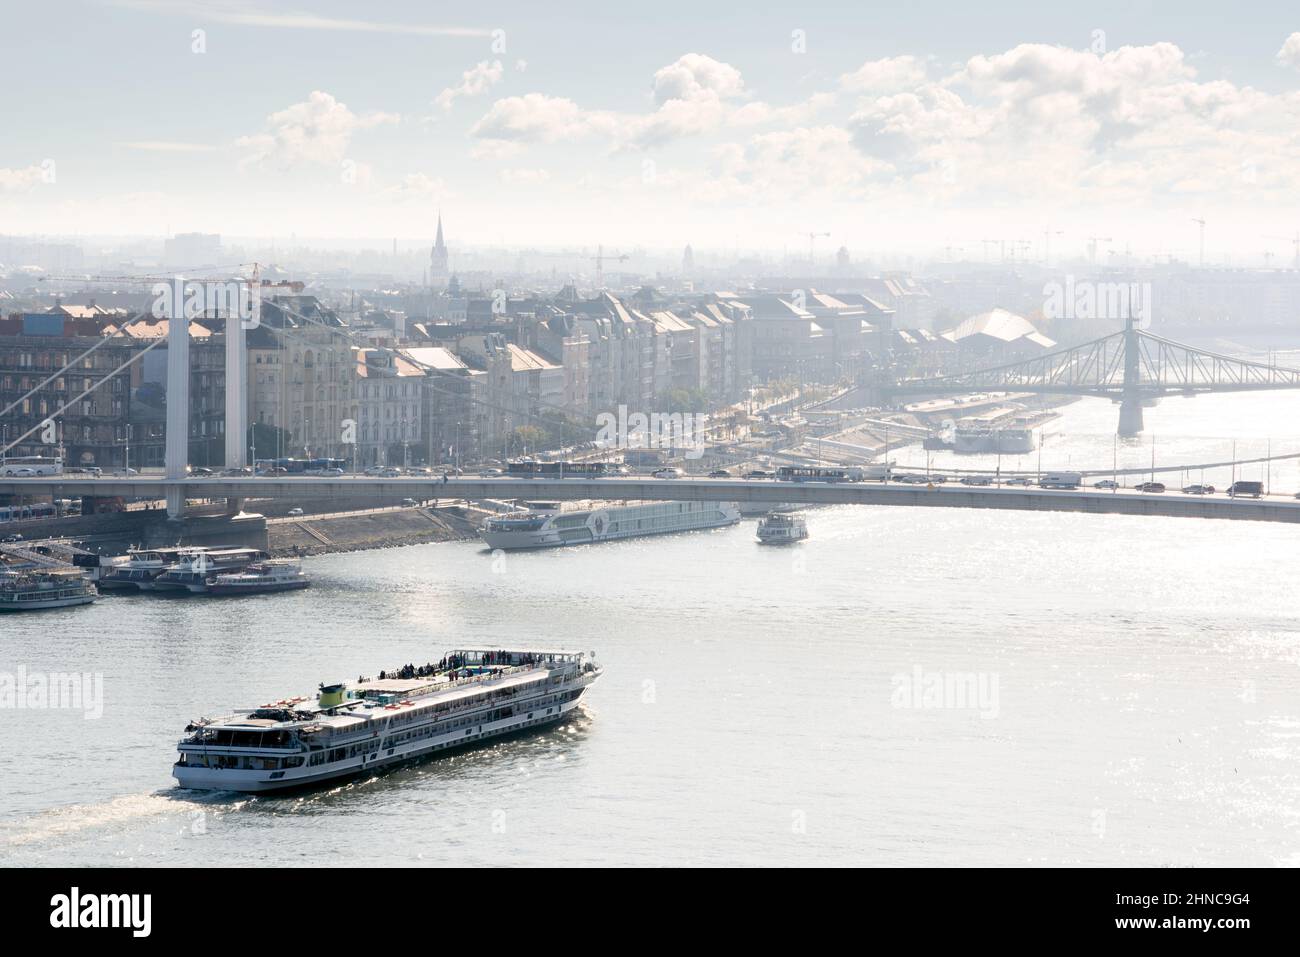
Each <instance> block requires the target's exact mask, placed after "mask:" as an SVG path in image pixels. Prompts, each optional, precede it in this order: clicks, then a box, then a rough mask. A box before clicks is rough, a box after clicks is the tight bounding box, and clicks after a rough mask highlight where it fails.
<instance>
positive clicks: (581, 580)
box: [0, 395, 1300, 866]
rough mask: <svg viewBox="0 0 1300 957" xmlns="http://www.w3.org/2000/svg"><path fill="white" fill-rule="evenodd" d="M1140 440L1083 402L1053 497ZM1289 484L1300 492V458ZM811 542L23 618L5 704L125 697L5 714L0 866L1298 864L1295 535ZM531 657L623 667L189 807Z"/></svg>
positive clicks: (1152, 422) (1133, 532)
mask: <svg viewBox="0 0 1300 957" xmlns="http://www.w3.org/2000/svg"><path fill="white" fill-rule="evenodd" d="M1147 413H1148V414H1147V422H1148V426H1149V429H1150V430H1151V432H1152V433H1154V434H1155V436H1156V439H1155V444H1156V455H1157V459H1158V461H1159V462H1160V464H1166V463H1167V464H1174V463H1176V462H1192V461H1207V460H1210V459H1212V458H1215V457H1217V456H1220V455H1221V454H1222V453H1224V452H1225V451H1227V452H1228V455H1224V456H1223V457H1225V458H1226V457H1228V456H1229V455H1230V449H1231V444H1232V441H1233V439H1234V438H1235V439H1236V441H1237V442H1238V444H1239V454H1241V455H1243V456H1244V455H1245V454H1246V453H1247V452H1251V453H1253V452H1255V451H1258V453H1259V454H1261V455H1262V454H1263V450H1264V449H1265V448H1266V447H1267V445H1268V442H1269V440H1270V438H1271V440H1272V450H1273V451H1274V453H1284V452H1288V451H1290V452H1294V451H1300V438H1298V436H1300V396H1295V395H1272V396H1260V395H1255V396H1251V395H1245V396H1224V397H1203V398H1198V399H1195V400H1170V401H1166V402H1164V403H1162V404H1161V405H1160V406H1158V407H1157V408H1154V409H1149V410H1147ZM1115 416H1116V410H1115V408H1114V407H1113V406H1111V405H1110V404H1109V403H1107V402H1104V401H1100V400H1085V401H1082V402H1079V403H1076V404H1074V405H1072V406H1069V407H1067V408H1066V409H1065V410H1064V415H1063V416H1062V417H1061V418H1060V419H1058V420H1057V421H1056V422H1054V423H1053V424H1052V425H1051V426H1050V427H1049V429H1048V437H1047V445H1046V448H1045V449H1044V453H1043V455H1044V468H1066V467H1073V468H1086V467H1099V468H1104V467H1108V466H1109V465H1110V462H1111V458H1112V455H1114V456H1116V457H1117V458H1121V459H1122V460H1124V461H1129V460H1131V462H1132V464H1134V465H1135V466H1139V467H1140V466H1143V465H1146V464H1148V463H1149V459H1150V436H1149V435H1148V436H1147V437H1145V438H1144V439H1143V440H1139V441H1135V442H1132V443H1126V444H1122V445H1117V444H1116V443H1114V442H1113V440H1112V434H1113V430H1114V425H1115ZM903 454H908V455H917V454H920V453H903ZM952 458H953V461H952V462H951V463H948V464H954V465H958V466H960V467H971V466H968V465H967V464H966V461H964V460H957V459H956V457H952ZM1036 459H1037V456H1036V454H1035V455H1033V456H1026V457H1025V462H1024V463H1023V464H1022V467H1024V468H1027V469H1032V468H1034V467H1035V466H1036V464H1037V463H1036ZM1121 464H1123V461H1121ZM1003 466H1004V468H1012V467H1014V466H1013V465H1012V464H1011V463H1008V462H1006V461H1005V460H1004V463H1003ZM1273 468H1274V472H1273V476H1272V479H1273V484H1274V486H1275V489H1278V490H1282V489H1283V488H1284V487H1285V488H1287V489H1294V488H1297V487H1300V467H1298V466H1297V465H1296V463H1295V461H1294V460H1291V461H1289V462H1285V463H1275V464H1274V466H1273ZM1238 477H1245V478H1254V477H1257V476H1256V475H1254V474H1251V473H1249V472H1247V473H1244V474H1240V475H1239V476H1238ZM1196 478H1198V479H1199V474H1198V475H1197V476H1196ZM1215 479H1218V481H1217V482H1216V484H1223V483H1222V479H1221V478H1220V477H1219V476H1214V478H1213V479H1212V478H1210V477H1209V476H1207V478H1206V480H1207V481H1211V480H1215ZM1170 484H1171V485H1173V484H1174V482H1171V483H1170ZM1175 494H1176V493H1175ZM808 520H809V527H810V530H811V534H812V537H811V539H810V540H809V541H807V542H805V543H803V544H802V545H799V546H796V547H794V548H788V549H778V548H760V547H759V546H757V545H756V544H755V542H754V525H753V523H752V522H746V523H744V524H742V525H741V526H739V527H736V528H732V529H727V530H721V531H715V532H706V533H695V534H687V535H680V536H668V537H664V538H659V539H644V540H640V541H631V542H623V543H615V544H609V545H601V546H593V547H588V548H576V549H569V550H560V551H552V552H541V553H529V554H511V555H508V556H505V557H504V558H499V557H497V558H494V557H493V556H492V555H491V554H489V553H487V552H485V551H484V550H483V549H482V548H481V547H480V546H478V545H476V544H474V543H449V544H437V545H427V546H417V547H409V548H400V549H392V550H387V551H378V552H363V553H357V554H348V555H330V556H324V557H321V558H316V559H311V560H309V561H308V564H307V567H308V569H309V571H310V573H311V574H312V576H313V579H314V582H315V584H314V587H313V588H312V589H310V590H309V591H307V592H300V593H294V594H287V595H278V596H276V595H272V596H254V597H248V598H243V599H231V600H216V599H204V598H199V597H194V598H186V599H163V598H158V597H154V596H149V595H137V596H112V595H110V596H107V597H105V598H104V599H103V600H102V601H100V602H99V603H98V604H96V605H94V606H90V607H84V608H73V609H64V610H60V611H54V612H48V613H42V614H40V615H24V616H21V617H17V616H11V617H9V618H7V619H3V620H0V672H4V673H9V674H14V675H16V674H17V673H18V671H19V669H24V670H25V673H26V674H28V675H33V674H48V673H51V672H60V671H63V672H66V671H75V672H84V673H90V674H92V675H102V680H103V707H102V716H99V717H90V718H87V717H86V716H85V715H84V714H83V712H80V711H76V710H72V709H47V710H30V709H17V708H6V709H5V710H0V754H2V755H3V762H4V763H3V769H4V770H3V775H2V776H0V863H3V864H108V865H148V864H195V865H198V864H206V865H231V866H238V865H254V864H286V865H293V864H299V863H301V864H314V865H320V864H336V863H337V864H350V863H358V862H366V863H368V862H380V861H392V862H395V863H400V864H417V865H418V864H424V865H438V864H489V863H505V864H566V865H577V864H642V865H648V864H724V863H737V864H811V863H817V862H823V863H831V864H875V865H943V864H956V865H963V864H965V865H974V864H992V865H1018V864H1035V865H1102V864H1114V865H1171V866H1182V865H1209V864H1245V865H1275V864H1296V863H1300V829H1298V828H1300V765H1298V764H1297V759H1298V758H1300V603H1298V602H1297V599H1296V592H1295V591H1294V589H1293V582H1294V580H1295V564H1294V562H1295V557H1296V553H1297V548H1296V539H1297V534H1300V533H1298V532H1297V529H1296V528H1294V527H1288V526H1284V525H1273V524H1265V523H1253V522H1226V521H1208V520H1196V519H1170V518H1141V517H1127V516H1108V515H1106V516H1096V515H1082V514H1051V513H1029V512H1026V513H1019V512H1004V511H978V510H958V509H952V510H949V509H909V508H901V507H835V508H825V509H817V510H812V511H810V512H809V513H808ZM534 643H536V644H540V645H543V646H551V647H554V646H567V647H576V648H583V649H594V650H595V651H596V652H597V654H598V657H599V659H600V660H601V661H602V663H603V665H604V667H605V675H604V677H603V678H602V679H601V680H600V681H599V682H598V683H597V684H596V685H595V686H594V687H593V688H592V689H591V690H590V691H589V692H588V694H587V696H586V698H585V699H584V700H585V706H584V709H583V711H582V713H581V715H580V717H579V718H578V719H577V720H575V721H574V722H572V723H571V724H570V725H568V726H566V727H564V728H561V729H559V730H555V731H551V732H547V733H542V734H538V735H536V736H533V737H526V738H518V739H513V740H510V741H506V742H502V743H498V744H496V745H493V746H489V747H486V748H483V749H481V750H477V751H471V752H466V753H462V754H460V755H457V756H452V757H448V758H444V759H442V760H437V761H432V762H428V763H424V764H421V765H417V766H415V767H412V768H407V769H403V770H398V771H394V772H390V773H387V774H383V775H380V776H378V777H375V778H371V779H368V780H360V781H357V782H354V783H350V784H347V785H345V786H342V787H337V788H333V789H328V790H322V791H319V792H311V793H308V794H305V795H297V796H293V797H287V798H275V797H269V798H265V797H264V798H257V799H250V798H246V797H238V796H235V795H231V794H210V795H195V794H190V793H186V792H179V791H177V790H175V789H174V788H173V787H172V781H171V778H170V777H169V768H170V764H171V761H172V760H173V758H174V751H173V745H174V743H175V741H176V739H177V738H178V737H179V736H180V733H181V730H182V728H183V726H184V725H185V723H186V722H187V720H189V719H190V718H192V717H196V716H199V715H203V714H215V713H220V712H222V711H223V710H225V709H230V708H236V707H251V706H256V705H257V704H258V703H260V702H263V701H267V700H272V699H278V698H281V697H284V696H285V695H288V694H299V693H301V694H307V693H310V692H312V691H313V690H314V689H315V687H316V685H317V683H319V682H321V681H327V680H338V679H341V678H347V677H351V676H355V675H357V674H360V673H363V672H364V673H367V674H373V673H375V672H376V671H378V670H379V669H380V668H382V667H388V666H392V665H395V664H400V663H403V662H406V661H416V662H420V661H426V660H429V659H436V658H438V657H440V656H441V654H442V653H443V651H445V650H447V649H450V648H453V647H456V646H463V645H480V644H487V645H492V646H502V645H527V644H534Z"/></svg>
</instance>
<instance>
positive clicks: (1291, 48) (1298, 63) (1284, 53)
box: [1277, 33, 1300, 70]
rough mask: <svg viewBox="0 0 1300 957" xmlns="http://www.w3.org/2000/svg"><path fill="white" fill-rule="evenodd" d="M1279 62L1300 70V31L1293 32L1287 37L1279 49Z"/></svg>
mask: <svg viewBox="0 0 1300 957" xmlns="http://www.w3.org/2000/svg"><path fill="white" fill-rule="evenodd" d="M1277 62H1278V63H1281V64H1282V65H1283V66H1293V67H1295V68H1296V69H1297V70H1300V33H1293V34H1291V35H1290V36H1289V37H1287V38H1286V42H1285V43H1283V44H1282V49H1280V50H1278V51H1277Z"/></svg>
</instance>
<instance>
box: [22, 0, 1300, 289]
mask: <svg viewBox="0 0 1300 957" xmlns="http://www.w3.org/2000/svg"><path fill="white" fill-rule="evenodd" d="M1220 13H1221V9H1219V8H1216V9H1214V10H1213V12H1211V8H1209V7H1208V6H1204V7H1198V6H1197V5H1192V6H1190V7H1189V6H1187V5H1164V4H1147V5H1144V6H1143V7H1142V8H1141V9H1139V10H1136V11H1134V10H1132V9H1130V8H1129V7H1128V6H1127V5H1123V4H1093V5H1089V6H1088V7H1087V8H1086V9H1075V10H1055V11H1047V10H1039V9H1035V8H1034V7H1032V6H1030V5H1027V4H1026V5H1023V6H1021V5H1004V6H1003V9H1002V10H1001V11H999V12H989V11H987V10H985V11H980V12H978V13H976V12H973V11H969V10H965V9H963V8H961V7H958V6H955V5H946V4H928V5H925V4H923V5H919V6H915V7H911V8H908V9H907V10H904V11H896V12H890V13H889V15H888V18H886V17H885V16H884V15H883V14H881V13H877V12H872V11H867V10H863V9H861V8H858V7H855V6H852V5H834V4H821V5H812V6H792V7H790V8H788V9H784V10H775V11H774V10H762V11H754V12H747V13H746V15H745V16H744V17H743V18H742V17H739V16H736V15H733V14H724V13H712V12H709V11H703V10H699V9H697V8H695V7H692V6H689V5H686V4H678V3H664V4H659V5H657V6H656V7H654V8H653V9H652V10H651V9H647V10H644V11H638V10H632V9H626V10H625V9H621V8H617V7H611V6H607V5H595V4H578V5H574V6H573V7H571V9H570V10H569V15H568V16H566V17H564V18H563V21H561V19H560V18H557V17H555V16H554V15H553V14H551V13H548V12H547V11H544V10H540V9H537V8H534V7H530V6H528V5H521V4H502V5H498V6H496V7H494V8H492V9H486V8H485V9H474V8H469V9H463V8H454V9H443V8H439V9H435V8H431V7H428V6H427V5H421V4H413V3H380V4H373V5H370V6H367V7H366V8H364V9H363V10H360V11H358V9H357V8H356V7H355V5H349V4H345V3H315V4H307V3H302V4H293V5H289V4H271V3H261V4H256V3H238V2H216V3H203V4H199V3H190V2H178V3H163V2H153V0H101V2H74V3H64V4H50V5H47V6H45V7H35V6H34V5H24V6H23V7H21V8H18V9H14V10H10V11H7V19H8V20H9V21H10V25H9V28H8V29H7V30H6V34H7V37H8V39H9V40H10V43H9V44H6V50H5V52H6V55H7V57H6V59H7V63H8V64H9V66H10V69H9V70H8V71H7V76H6V80H5V86H6V88H7V90H8V94H9V95H7V96H6V97H5V98H4V99H5V103H6V105H5V109H4V111H3V113H4V127H3V128H4V136H3V137H0V233H4V234H61V235H69V234H89V233H98V234H117V235H126V234H133V235H163V234H168V233H176V232H185V231H210V232H220V233H223V234H225V235H238V236H288V235H291V234H296V235H297V236H299V237H312V236H315V237H349V236H350V237H375V238H381V237H400V238H402V239H406V240H418V239H421V238H423V237H426V236H427V237H430V238H431V237H432V232H433V225H434V217H435V216H436V214H437V211H438V209H439V208H441V209H442V210H443V212H444V215H445V216H446V217H447V219H448V221H449V224H454V227H453V228H451V230H450V232H451V236H452V237H454V238H455V240H456V241H459V242H461V243H466V244H470V243H474V244H489V243H503V244H507V245H512V246H514V245H529V244H532V245H541V246H546V245H559V244H584V245H589V244H594V243H596V242H604V243H605V244H606V245H609V246H612V245H618V244H622V245H633V244H642V245H651V246H662V247H664V248H672V247H674V246H680V245H684V244H685V243H688V242H689V243H692V244H693V245H695V246H696V248H697V249H703V248H708V247H715V248H733V247H737V246H739V247H742V248H757V247H763V248H769V249H782V248H789V249H790V250H791V251H792V252H794V251H798V250H801V249H806V245H807V239H806V236H807V233H809V232H816V233H819V234H821V233H829V234H830V236H829V237H822V236H819V237H818V244H819V247H818V248H819V252H822V253H823V254H829V253H830V251H831V250H833V249H834V248H835V247H837V246H839V245H845V246H847V247H849V248H850V250H854V251H855V252H858V253H860V254H862V255H866V254H867V252H868V251H869V250H881V249H889V248H893V249H897V250H900V251H912V252H924V251H929V250H934V249H942V248H943V247H944V246H946V245H952V246H954V247H957V248H959V249H963V250H964V253H965V255H966V257H967V258H973V259H978V258H981V256H982V254H981V248H982V246H981V243H982V241H984V240H989V239H1002V240H1021V241H1025V242H1029V243H1033V244H1034V249H1035V250H1038V249H1039V248H1041V243H1042V242H1043V239H1044V236H1043V234H1044V231H1047V230H1050V231H1051V232H1052V233H1053V236H1052V246H1053V252H1054V255H1055V254H1060V255H1074V256H1078V255H1080V254H1082V252H1083V250H1084V249H1085V247H1086V244H1087V238H1088V236H1090V235H1093V236H1103V237H1110V238H1111V239H1112V243H1111V244H1110V245H1112V246H1113V247H1115V248H1119V249H1123V248H1124V246H1125V245H1126V244H1129V245H1131V246H1132V247H1133V249H1134V251H1135V252H1144V253H1146V254H1156V253H1164V254H1170V253H1176V254H1178V255H1180V256H1182V257H1183V258H1185V259H1189V260H1193V261H1194V260H1195V258H1196V256H1197V255H1198V253H1197V246H1198V227H1197V226H1196V225H1195V224H1194V223H1193V222H1192V219H1193V218H1204V219H1206V220H1207V221H1208V225H1207V227H1206V258H1207V260H1208V261H1222V260H1223V259H1224V258H1225V257H1227V256H1231V257H1232V258H1233V259H1234V260H1236V261H1252V260H1257V259H1258V257H1259V256H1260V255H1261V254H1262V253H1263V252H1264V251H1265V250H1268V251H1270V252H1271V253H1273V255H1274V256H1275V262H1278V263H1286V262H1289V261H1290V259H1291V255H1292V246H1291V244H1290V243H1289V242H1287V241H1286V239H1285V238H1282V237H1286V236H1292V235H1294V234H1295V233H1296V231H1297V229H1300V203H1298V202H1297V200H1296V196H1297V188H1300V132H1297V131H1300V122H1297V121H1300V16H1295V15H1288V14H1286V13H1285V12H1283V11H1280V10H1279V11H1275V12H1262V13H1257V14H1254V15H1253V16H1252V21H1253V22H1252V24H1251V25H1250V26H1249V27H1245V26H1234V25H1232V24H1225V23H1224V22H1223V21H1222V19H1221V17H1220V15H1219V14H1220ZM69 18H72V19H75V21H76V23H77V29H76V30H75V31H73V30H69V29H67V23H68V20H69ZM940 23H941V24H942V25H943V27H944V28H943V29H942V30H935V29H934V27H935V25H936V24H940ZM575 24H577V25H576V26H575ZM196 31H202V32H201V33H196ZM1058 231H1059V233H1060V235H1056V234H1057V232H1058ZM1036 254H1037V253H1036V252H1035V253H1032V254H1031V255H1036Z"/></svg>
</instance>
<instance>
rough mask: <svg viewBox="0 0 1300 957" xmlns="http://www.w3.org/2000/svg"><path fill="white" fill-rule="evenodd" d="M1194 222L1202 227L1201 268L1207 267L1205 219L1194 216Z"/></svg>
mask: <svg viewBox="0 0 1300 957" xmlns="http://www.w3.org/2000/svg"><path fill="white" fill-rule="evenodd" d="M1192 222H1194V223H1196V224H1197V225H1198V226H1200V227H1201V268H1202V269H1204V268H1205V220H1203V219H1197V218H1196V217H1195V216H1193V217H1192Z"/></svg>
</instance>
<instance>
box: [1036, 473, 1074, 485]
mask: <svg viewBox="0 0 1300 957" xmlns="http://www.w3.org/2000/svg"><path fill="white" fill-rule="evenodd" d="M1082 484H1083V473H1081V472H1046V473H1044V474H1043V477H1042V479H1041V480H1040V481H1039V483H1038V487H1039V488H1078V487H1079V486H1080V485H1082Z"/></svg>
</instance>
